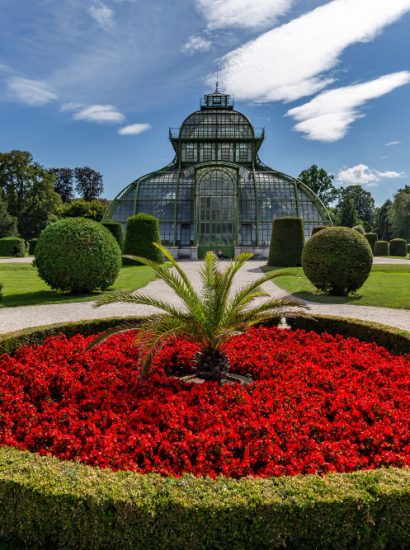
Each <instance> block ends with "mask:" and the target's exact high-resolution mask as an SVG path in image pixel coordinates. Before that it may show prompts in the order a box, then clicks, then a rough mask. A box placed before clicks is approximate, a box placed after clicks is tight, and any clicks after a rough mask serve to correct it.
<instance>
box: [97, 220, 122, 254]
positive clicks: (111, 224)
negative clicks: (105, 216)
mask: <svg viewBox="0 0 410 550" xmlns="http://www.w3.org/2000/svg"><path fill="white" fill-rule="evenodd" d="M101 224H102V225H103V226H104V227H106V228H107V229H108V231H109V232H110V233H112V234H113V236H114V238H115V240H116V241H117V243H118V246H119V247H120V248H121V250H122V248H123V246H124V233H123V231H122V227H121V224H120V222H115V221H113V220H108V221H104V222H101Z"/></svg>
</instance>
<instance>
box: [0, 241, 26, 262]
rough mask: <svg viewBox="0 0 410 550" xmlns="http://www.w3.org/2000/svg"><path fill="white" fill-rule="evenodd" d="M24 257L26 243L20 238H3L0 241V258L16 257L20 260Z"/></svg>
mask: <svg viewBox="0 0 410 550" xmlns="http://www.w3.org/2000/svg"><path fill="white" fill-rule="evenodd" d="M25 255H26V242H25V240H24V239H21V238H20V237H3V238H2V239H0V256H16V257H17V258H22V257H23V256H25Z"/></svg>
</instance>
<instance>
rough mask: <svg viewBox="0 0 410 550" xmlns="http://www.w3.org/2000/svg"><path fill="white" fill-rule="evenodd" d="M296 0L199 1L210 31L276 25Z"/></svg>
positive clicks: (199, 6)
mask: <svg viewBox="0 0 410 550" xmlns="http://www.w3.org/2000/svg"><path fill="white" fill-rule="evenodd" d="M295 1H296V0H197V4H198V8H199V10H200V11H201V13H202V14H203V16H204V17H205V19H206V21H207V23H208V27H209V28H210V29H222V28H225V27H242V28H256V29H257V28H262V27H268V26H269V25H272V24H273V23H275V21H276V20H277V18H278V17H279V16H280V15H283V14H284V13H286V12H287V11H288V10H289V8H290V7H291V6H292V4H294V2H295Z"/></svg>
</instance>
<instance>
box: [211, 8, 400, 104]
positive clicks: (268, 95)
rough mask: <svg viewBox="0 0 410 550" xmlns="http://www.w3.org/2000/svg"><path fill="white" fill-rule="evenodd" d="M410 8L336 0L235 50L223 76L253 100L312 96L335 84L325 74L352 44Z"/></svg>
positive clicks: (232, 87)
mask: <svg viewBox="0 0 410 550" xmlns="http://www.w3.org/2000/svg"><path fill="white" fill-rule="evenodd" d="M221 4H222V2H221ZM255 4H259V3H258V2H255ZM408 11H410V0H389V2H383V1H381V0H378V1H373V2H371V6H370V5H369V0H333V1H332V2H328V3H326V4H324V5H322V6H320V7H318V8H316V9H315V10H313V11H311V12H308V13H306V14H304V15H302V16H300V17H299V18H297V19H294V20H292V21H290V22H289V23H287V24H286V25H282V26H281V27H277V28H275V29H273V30H271V31H269V32H266V33H264V34H262V35H261V36H260V37H258V38H257V39H256V40H253V41H251V42H248V43H246V44H245V45H244V46H242V47H241V48H238V49H236V50H234V51H232V52H231V53H229V54H228V55H227V56H225V57H224V58H223V70H222V71H221V77H220V80H221V81H222V83H223V85H224V87H225V89H227V90H229V91H230V92H231V93H233V94H235V95H236V96H237V97H238V98H240V99H248V100H252V101H262V102H263V101H265V102H268V101H274V100H285V101H291V100H295V99H298V98H301V97H304V96H307V95H312V94H314V93H317V92H318V91H320V90H322V89H323V88H324V87H325V86H327V85H328V84H329V83H330V82H332V79H331V78H330V77H329V75H326V74H324V73H326V71H329V70H330V69H332V68H333V67H335V66H336V65H337V63H338V62H339V57H340V55H341V53H342V52H343V51H344V50H345V49H346V48H347V47H348V46H350V45H352V44H355V43H357V42H367V41H370V40H372V39H374V37H375V36H376V35H377V33H379V32H381V31H382V30H383V29H384V28H385V27H386V26H387V25H390V24H391V23H393V22H394V21H396V20H397V19H399V18H400V17H401V16H403V15H404V14H405V13H406V12H408ZM243 17H244V18H245V17H247V13H246V12H245V13H244V14H243ZM213 79H214V77H212V79H211V80H213Z"/></svg>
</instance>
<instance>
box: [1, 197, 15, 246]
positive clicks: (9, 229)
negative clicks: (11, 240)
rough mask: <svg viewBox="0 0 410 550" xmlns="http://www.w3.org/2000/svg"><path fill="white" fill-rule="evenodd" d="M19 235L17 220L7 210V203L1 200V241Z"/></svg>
mask: <svg viewBox="0 0 410 550" xmlns="http://www.w3.org/2000/svg"><path fill="white" fill-rule="evenodd" d="M15 235H17V219H16V218H15V217H14V216H11V215H10V214H9V212H8V210H7V203H6V202H5V201H3V200H2V199H1V198H0V239H2V238H3V237H14V236H15Z"/></svg>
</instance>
